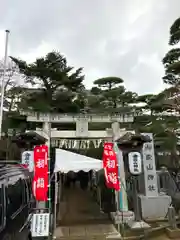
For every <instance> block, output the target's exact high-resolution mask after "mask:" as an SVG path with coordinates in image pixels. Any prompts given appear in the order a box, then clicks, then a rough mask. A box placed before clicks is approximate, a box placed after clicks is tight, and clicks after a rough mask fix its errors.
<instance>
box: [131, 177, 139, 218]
mask: <svg viewBox="0 0 180 240" xmlns="http://www.w3.org/2000/svg"><path fill="white" fill-rule="evenodd" d="M137 180H138V179H137V176H133V177H132V187H133V202H134V215H135V221H137V222H140V221H141V213H140V208H139V201H138V191H137V188H138V184H137Z"/></svg>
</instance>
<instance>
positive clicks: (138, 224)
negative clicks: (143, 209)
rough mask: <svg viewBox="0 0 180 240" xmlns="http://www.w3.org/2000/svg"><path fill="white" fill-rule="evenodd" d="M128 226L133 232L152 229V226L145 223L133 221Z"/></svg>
mask: <svg viewBox="0 0 180 240" xmlns="http://www.w3.org/2000/svg"><path fill="white" fill-rule="evenodd" d="M128 225H129V227H130V228H131V229H132V230H140V229H147V228H150V225H149V224H147V223H146V222H144V221H139V222H136V221H132V222H129V223H128Z"/></svg>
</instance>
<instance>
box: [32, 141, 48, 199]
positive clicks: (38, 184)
mask: <svg viewBox="0 0 180 240" xmlns="http://www.w3.org/2000/svg"><path fill="white" fill-rule="evenodd" d="M32 187H33V194H34V196H35V198H36V200H37V201H47V195H48V147H47V146H46V145H42V146H36V147H35V148H34V180H33V184H32Z"/></svg>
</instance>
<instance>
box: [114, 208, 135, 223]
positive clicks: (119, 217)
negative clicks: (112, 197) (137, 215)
mask: <svg viewBox="0 0 180 240" xmlns="http://www.w3.org/2000/svg"><path fill="white" fill-rule="evenodd" d="M111 218H112V220H113V221H114V223H115V224H121V223H128V222H132V221H133V220H134V213H133V212H131V211H127V212H112V213H111Z"/></svg>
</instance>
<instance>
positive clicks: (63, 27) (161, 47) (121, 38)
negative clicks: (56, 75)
mask: <svg viewBox="0 0 180 240" xmlns="http://www.w3.org/2000/svg"><path fill="white" fill-rule="evenodd" d="M179 8H180V1H179V0H172V1H169V0H159V1H158V2H157V1H155V0H148V1H144V0H128V1H127V0H111V1H109V0H91V1H90V0H84V1H82V0H76V1H74V0H66V1H65V0H64V1H58V0H53V1H43V0H38V1H35V0H32V1H29V2H27V1H23V0H16V1H13V0H2V6H1V9H0V29H1V30H3V29H6V28H9V29H10V30H11V35H10V47H11V48H10V50H11V54H12V55H15V56H20V57H22V58H23V59H26V60H28V61H33V60H34V59H35V58H36V57H37V56H42V55H44V54H46V53H47V52H48V51H51V50H53V49H56V50H59V51H60V52H61V53H63V54H64V55H66V57H67V59H68V62H69V64H70V65H73V66H75V67H84V72H85V75H86V80H85V84H86V85H87V86H88V87H90V86H92V82H93V81H94V80H95V79H97V78H99V77H103V76H110V75H113V76H119V77H121V78H123V79H124V82H125V86H126V87H127V88H128V89H130V90H132V91H137V92H139V93H147V92H158V91H159V90H160V89H162V88H163V82H162V76H163V74H164V69H163V66H162V63H161V59H162V58H163V56H164V55H165V53H166V52H167V50H168V38H169V27H170V26H171V24H172V23H173V21H174V20H175V19H176V18H177V17H179ZM1 30H0V55H1V56H2V54H3V51H4V50H3V47H2V46H3V41H4V40H3V32H2V31H1Z"/></svg>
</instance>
